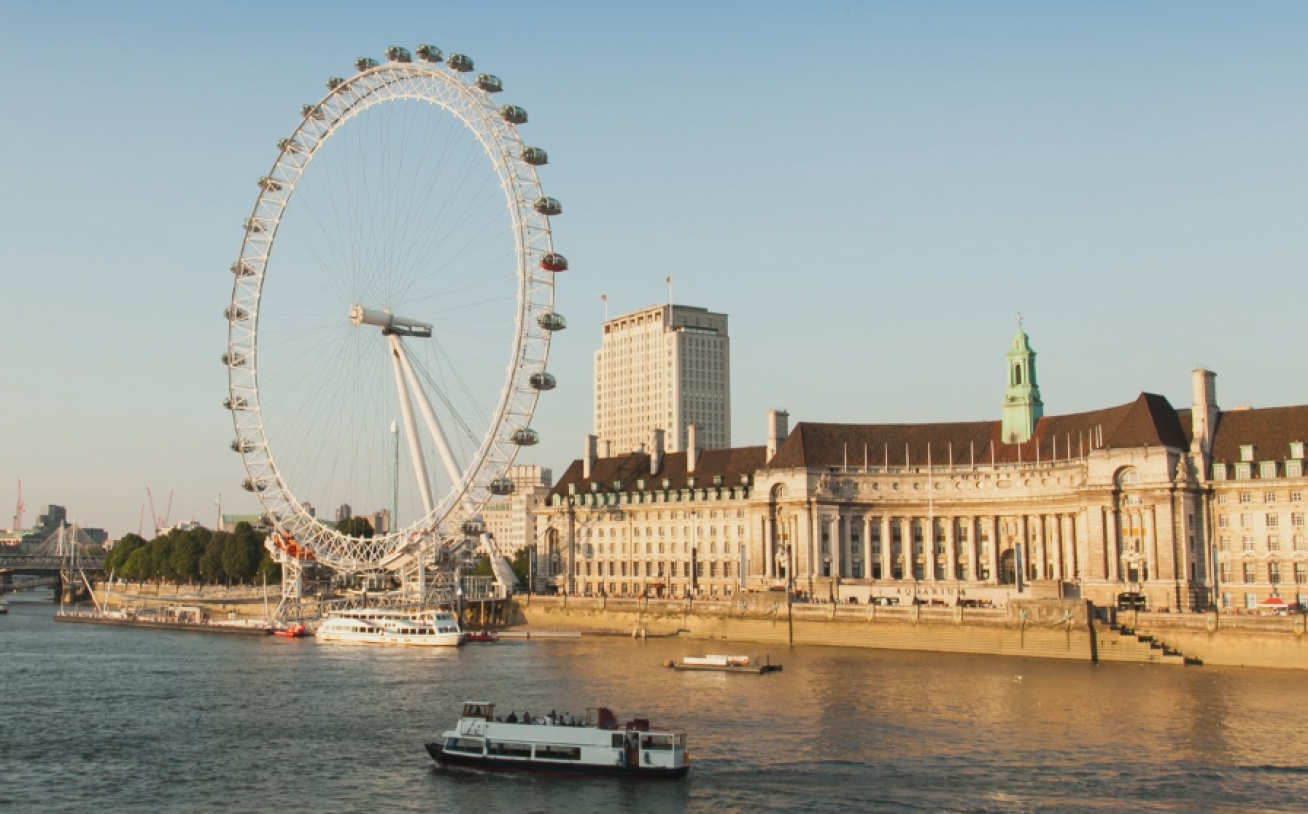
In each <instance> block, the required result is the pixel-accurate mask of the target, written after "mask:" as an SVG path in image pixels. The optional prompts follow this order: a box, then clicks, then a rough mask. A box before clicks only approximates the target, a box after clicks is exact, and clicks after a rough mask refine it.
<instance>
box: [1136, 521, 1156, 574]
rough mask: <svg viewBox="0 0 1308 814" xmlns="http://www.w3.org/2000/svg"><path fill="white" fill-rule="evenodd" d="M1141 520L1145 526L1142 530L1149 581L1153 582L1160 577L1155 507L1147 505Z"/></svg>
mask: <svg viewBox="0 0 1308 814" xmlns="http://www.w3.org/2000/svg"><path fill="white" fill-rule="evenodd" d="M1141 515H1142V516H1141V518H1140V522H1141V525H1143V526H1144V528H1143V529H1142V530H1141V537H1142V538H1143V539H1142V540H1141V542H1142V543H1143V545H1144V550H1145V565H1146V566H1147V567H1148V568H1149V581H1150V582H1153V581H1155V580H1157V579H1158V578H1159V573H1158V549H1157V547H1156V546H1157V544H1158V535H1157V534H1155V533H1154V532H1155V529H1156V526H1155V525H1154V516H1155V515H1154V507H1153V506H1146V507H1145V510H1144V511H1143V512H1142V513H1141Z"/></svg>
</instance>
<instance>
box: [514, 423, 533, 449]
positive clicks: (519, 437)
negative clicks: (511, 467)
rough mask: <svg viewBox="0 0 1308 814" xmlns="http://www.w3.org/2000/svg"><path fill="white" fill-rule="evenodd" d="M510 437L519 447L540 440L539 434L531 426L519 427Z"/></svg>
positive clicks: (531, 444)
mask: <svg viewBox="0 0 1308 814" xmlns="http://www.w3.org/2000/svg"><path fill="white" fill-rule="evenodd" d="M510 438H511V439H512V440H513V443H515V444H517V445H518V446H520V447H530V446H533V445H535V444H536V443H538V442H539V441H540V434H539V433H537V432H536V431H535V430H533V429H532V428H531V427H519V428H518V429H516V430H514V431H513V435H512V436H510Z"/></svg>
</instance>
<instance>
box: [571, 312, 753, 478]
mask: <svg viewBox="0 0 1308 814" xmlns="http://www.w3.org/2000/svg"><path fill="white" fill-rule="evenodd" d="M603 331H604V332H603V335H602V337H601V340H600V348H599V350H597V351H595V390H594V399H595V435H596V436H598V438H599V443H600V448H601V449H608V450H609V451H610V452H611V453H613V454H617V453H619V452H631V451H635V450H639V449H641V448H642V447H643V446H644V445H645V444H646V443H647V442H648V441H649V438H650V431H651V430H654V429H661V430H663V431H664V434H665V438H666V439H667V448H668V450H669V451H681V450H685V449H686V433H687V427H688V426H689V425H691V424H695V425H696V426H697V428H698V439H699V443H700V444H701V445H702V446H703V447H705V448H708V449H718V448H724V447H729V446H731V341H730V338H729V336H728V333H727V315H726V314H717V313H713V312H711V311H708V310H706V309H704V308H695V307H691V306H686V305H658V306H654V307H652V308H645V309H643V310H640V311H635V312H633V313H630V314H624V315H622V316H620V317H616V318H614V319H610V320H607V321H605V323H604V326H603Z"/></svg>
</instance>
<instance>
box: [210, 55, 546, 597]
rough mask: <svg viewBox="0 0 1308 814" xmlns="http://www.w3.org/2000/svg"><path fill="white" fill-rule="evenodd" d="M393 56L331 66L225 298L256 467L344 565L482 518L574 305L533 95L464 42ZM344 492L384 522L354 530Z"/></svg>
mask: <svg viewBox="0 0 1308 814" xmlns="http://www.w3.org/2000/svg"><path fill="white" fill-rule="evenodd" d="M386 57H387V59H386V61H384V62H378V61H377V60H374V59H371V58H367V57H364V58H360V59H359V60H357V61H356V62H355V68H356V69H357V72H356V73H354V74H353V75H352V76H349V77H348V78H342V77H333V78H331V79H328V80H327V93H326V95H324V96H323V97H322V98H321V99H319V100H318V101H316V102H314V103H311V104H306V105H305V106H304V107H303V108H302V109H301V111H300V113H301V118H300V121H299V123H298V125H297V126H296V127H295V129H294V131H293V132H292V133H291V134H290V136H289V137H287V138H284V139H282V140H280V141H279V142H277V148H278V154H277V158H276V160H275V161H274V163H273V165H272V169H271V170H269V171H268V173H267V174H266V175H265V176H263V177H262V178H259V179H258V187H259V192H258V197H257V198H256V200H255V204H254V208H253V211H252V212H251V213H250V216H249V217H248V218H247V219H246V220H245V222H244V224H243V227H244V233H243V240H242V242H241V251H240V256H239V257H238V259H237V260H236V262H235V263H233V264H232V266H231V271H232V273H233V278H234V279H233V285H232V297H231V303H230V304H229V305H228V307H227V308H226V310H225V311H224V316H225V317H226V319H227V322H228V334H227V348H226V352H225V353H224V354H223V356H222V362H223V364H224V365H225V366H226V368H227V373H228V388H229V393H228V397H227V400H226V402H225V407H226V408H227V409H228V410H229V411H230V412H231V415H232V422H233V426H234V429H235V438H234V439H233V441H232V443H231V447H232V449H233V450H234V451H236V452H237V453H238V454H239V455H240V457H241V460H242V463H243V464H244V468H245V472H246V478H245V481H244V484H243V485H244V487H245V488H246V489H247V490H249V491H251V492H253V493H254V494H255V495H256V496H257V497H258V499H259V502H260V503H261V504H262V506H263V509H264V512H265V513H266V514H267V516H268V517H269V518H270V520H271V522H272V523H273V525H274V526H275V528H276V532H277V533H276V534H275V535H274V536H273V539H274V540H275V541H276V549H277V550H276V552H275V553H277V554H278V556H279V559H281V560H282V561H283V562H284V563H291V564H292V565H298V564H299V563H300V562H302V561H305V560H313V561H316V562H319V563H321V564H324V565H327V566H329V567H331V568H333V569H335V570H337V571H343V572H360V571H367V570H373V569H378V568H396V567H399V566H398V565H397V564H398V563H401V562H405V561H409V562H412V561H413V559H414V558H415V557H416V556H417V552H418V551H420V550H422V546H423V545H424V544H431V543H432V542H434V541H440V540H445V541H448V540H451V539H457V538H465V537H476V536H478V535H480V534H482V533H483V532H484V528H485V526H484V521H483V519H482V517H481V510H482V508H483V506H484V505H485V503H486V502H487V501H488V500H489V499H490V498H491V497H492V496H493V495H503V494H508V493H509V492H511V491H512V489H513V482H512V481H511V480H509V479H508V478H507V477H506V474H507V470H508V467H509V466H510V464H511V463H512V461H513V460H514V456H515V455H516V453H517V452H518V450H519V449H520V448H521V447H524V446H529V445H532V444H535V443H536V442H537V440H538V436H537V433H536V431H535V430H533V429H532V428H531V426H530V422H531V418H532V414H533V411H534V409H535V406H536V402H537V399H538V397H539V395H540V393H541V392H542V391H546V390H550V389H552V388H553V387H554V385H555V380H554V377H553V376H552V375H551V374H550V372H549V371H548V370H547V361H548V356H549V345H550V335H551V333H552V332H554V331H557V330H561V329H563V328H564V327H565V325H566V323H565V321H564V319H563V317H562V316H561V315H560V314H558V313H556V312H555V311H554V280H555V275H556V274H557V273H558V272H561V271H564V270H566V269H567V260H566V259H565V258H564V257H563V255H561V254H559V253H558V252H555V251H554V247H553V243H552V238H551V233H550V219H551V218H552V217H555V216H558V215H559V214H561V212H562V207H561V205H560V204H559V202H558V201H557V200H555V199H553V198H550V197H548V196H546V195H544V194H542V192H541V187H540V181H539V178H538V174H537V170H538V168H539V167H541V166H543V165H545V164H546V163H547V162H548V157H547V155H546V152H545V151H544V150H543V149H541V148H539V147H535V146H526V145H524V143H523V141H522V139H521V137H520V135H519V132H518V131H519V127H520V126H521V125H523V124H526V122H527V113H526V111H525V110H523V109H522V108H521V107H518V106H516V105H512V104H508V105H505V104H502V103H500V102H499V101H498V95H499V94H500V92H501V91H502V88H503V85H502V83H501V81H500V79H499V78H497V77H495V76H493V75H491V74H487V73H474V66H473V61H472V59H470V58H469V57H467V56H465V55H463V54H456V53H451V54H448V55H443V54H442V53H441V50H440V49H439V48H436V47H434V46H431V45H420V46H418V47H417V48H416V49H415V51H414V53H413V54H410V52H409V51H408V50H407V49H405V48H402V47H398V46H395V47H391V48H389V49H387V51H386ZM274 249H275V251H274ZM402 459H405V460H406V461H407V463H402V462H401V461H402ZM337 506H340V507H341V508H340V512H342V513H344V514H346V515H348V514H372V513H373V512H378V513H380V514H382V515H383V517H385V518H387V520H388V522H385V523H379V524H378V525H379V526H384V528H379V529H377V533H375V534H373V536H371V537H366V536H362V535H357V534H351V533H349V532H350V531H351V530H350V529H349V528H345V529H340V528H338V527H337V525H336V524H335V523H333V522H331V520H333V519H335V517H334V514H332V513H333V512H335V511H336V507H337ZM347 506H348V507H349V508H347ZM316 507H322V509H323V511H324V513H325V514H327V516H326V517H319V516H318V508H316Z"/></svg>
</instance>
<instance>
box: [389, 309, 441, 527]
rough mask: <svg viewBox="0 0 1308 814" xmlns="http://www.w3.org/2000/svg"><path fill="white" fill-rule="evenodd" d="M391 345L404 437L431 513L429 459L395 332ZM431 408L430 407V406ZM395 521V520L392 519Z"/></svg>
mask: <svg viewBox="0 0 1308 814" xmlns="http://www.w3.org/2000/svg"><path fill="white" fill-rule="evenodd" d="M386 339H387V340H388V341H389V342H390V346H391V368H392V371H393V372H394V373H395V392H396V394H397V395H398V396H399V400H400V415H401V416H402V417H403V418H404V437H405V438H406V439H407V440H408V442H409V458H410V459H411V460H412V461H413V474H414V477H416V478H417V479H418V493H419V495H420V496H421V497H422V506H423V509H425V510H426V513H427V514H428V515H430V514H431V513H432V511H433V510H434V509H435V505H434V504H433V502H432V497H431V481H430V480H429V479H428V478H427V461H426V460H425V459H424V458H423V457H422V444H421V443H419V441H418V427H417V425H415V424H414V422H413V406H412V405H411V404H409V392H408V389H407V388H406V387H405V386H404V380H405V376H404V373H403V372H402V371H401V365H403V366H404V367H406V368H407V367H408V360H407V359H406V358H405V357H404V349H403V348H402V347H401V346H400V340H399V338H398V337H397V336H395V334H390V335H389V336H387V337H386ZM418 400H419V403H421V404H425V403H426V399H425V398H423V396H422V391H418ZM428 409H430V408H428ZM392 522H394V521H392Z"/></svg>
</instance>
